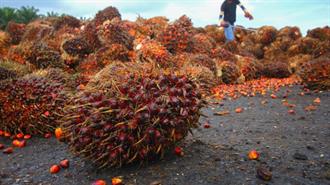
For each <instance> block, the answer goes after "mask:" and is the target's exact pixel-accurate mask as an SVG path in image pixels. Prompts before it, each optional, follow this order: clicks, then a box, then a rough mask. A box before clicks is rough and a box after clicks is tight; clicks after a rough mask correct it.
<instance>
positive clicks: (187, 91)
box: [62, 75, 203, 167]
mask: <svg viewBox="0 0 330 185" xmlns="http://www.w3.org/2000/svg"><path fill="white" fill-rule="evenodd" d="M108 80H112V79H108ZM112 84H113V86H112V87H111V88H110V89H107V91H106V92H105V91H97V90H96V89H97V88H95V89H89V90H86V91H85V92H82V93H81V94H79V95H77V96H76V97H75V98H73V100H71V101H70V102H72V103H71V104H70V105H68V106H66V107H65V112H66V116H65V117H64V118H63V124H62V129H63V131H64V136H65V137H66V138H67V140H68V144H69V147H70V148H71V150H72V151H74V153H76V154H77V155H79V156H82V157H84V158H87V159H89V160H91V161H92V162H93V163H95V164H97V165H98V166H99V167H108V166H121V165H125V164H128V163H131V162H135V161H147V160H150V159H156V158H158V157H161V156H163V155H164V153H165V151H166V150H168V149H170V148H172V147H174V145H175V144H176V143H177V142H179V141H181V140H182V139H184V137H185V136H187V134H188V132H189V131H190V130H191V129H192V128H194V127H196V126H197V122H198V119H199V117H200V109H201V108H202V106H203V101H202V100H201V95H200V93H199V91H198V89H196V85H195V84H194V83H192V82H191V81H190V80H188V79H187V78H185V77H179V76H175V75H169V76H168V75H158V76H155V77H151V76H139V75H137V76H135V75H129V76H126V77H122V78H121V80H120V81H113V82H112Z"/></svg>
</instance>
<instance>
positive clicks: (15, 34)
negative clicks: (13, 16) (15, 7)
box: [6, 21, 26, 44]
mask: <svg viewBox="0 0 330 185" xmlns="http://www.w3.org/2000/svg"><path fill="white" fill-rule="evenodd" d="M25 27H26V25H25V24H18V23H15V22H12V21H10V22H9V23H8V25H7V27H6V31H7V32H8V34H9V35H10V38H11V43H12V44H18V43H19V42H21V39H22V36H23V34H24V32H25Z"/></svg>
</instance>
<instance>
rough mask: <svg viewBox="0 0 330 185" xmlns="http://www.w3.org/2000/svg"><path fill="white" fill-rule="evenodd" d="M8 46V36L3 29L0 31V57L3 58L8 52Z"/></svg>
mask: <svg viewBox="0 0 330 185" xmlns="http://www.w3.org/2000/svg"><path fill="white" fill-rule="evenodd" d="M9 47H10V37H9V34H7V33H6V32H4V31H0V59H3V58H4V57H5V56H6V55H7V52H8V49H9Z"/></svg>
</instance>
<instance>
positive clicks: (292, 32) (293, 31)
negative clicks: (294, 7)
mask: <svg viewBox="0 0 330 185" xmlns="http://www.w3.org/2000/svg"><path fill="white" fill-rule="evenodd" d="M281 37H288V38H290V39H291V40H297V39H299V38H301V37H302V34H301V32H300V29H299V28H298V27H295V26H294V27H290V26H287V27H284V28H282V29H280V30H279V32H278V34H277V38H276V39H278V38H281Z"/></svg>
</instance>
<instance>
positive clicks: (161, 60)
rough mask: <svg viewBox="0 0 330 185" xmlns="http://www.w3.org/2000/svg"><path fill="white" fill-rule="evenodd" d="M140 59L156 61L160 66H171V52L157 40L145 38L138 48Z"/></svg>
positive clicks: (141, 60) (142, 60)
mask: <svg viewBox="0 0 330 185" xmlns="http://www.w3.org/2000/svg"><path fill="white" fill-rule="evenodd" d="M137 53H138V60H139V61H140V62H155V63H156V64H157V65H159V66H160V67H171V66H173V65H174V64H173V63H172V62H171V61H170V57H171V54H170V53H169V52H168V51H167V49H166V48H165V47H164V46H163V45H162V44H161V43H159V42H158V41H156V40H145V41H143V42H142V43H141V48H140V49H138V52H137Z"/></svg>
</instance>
